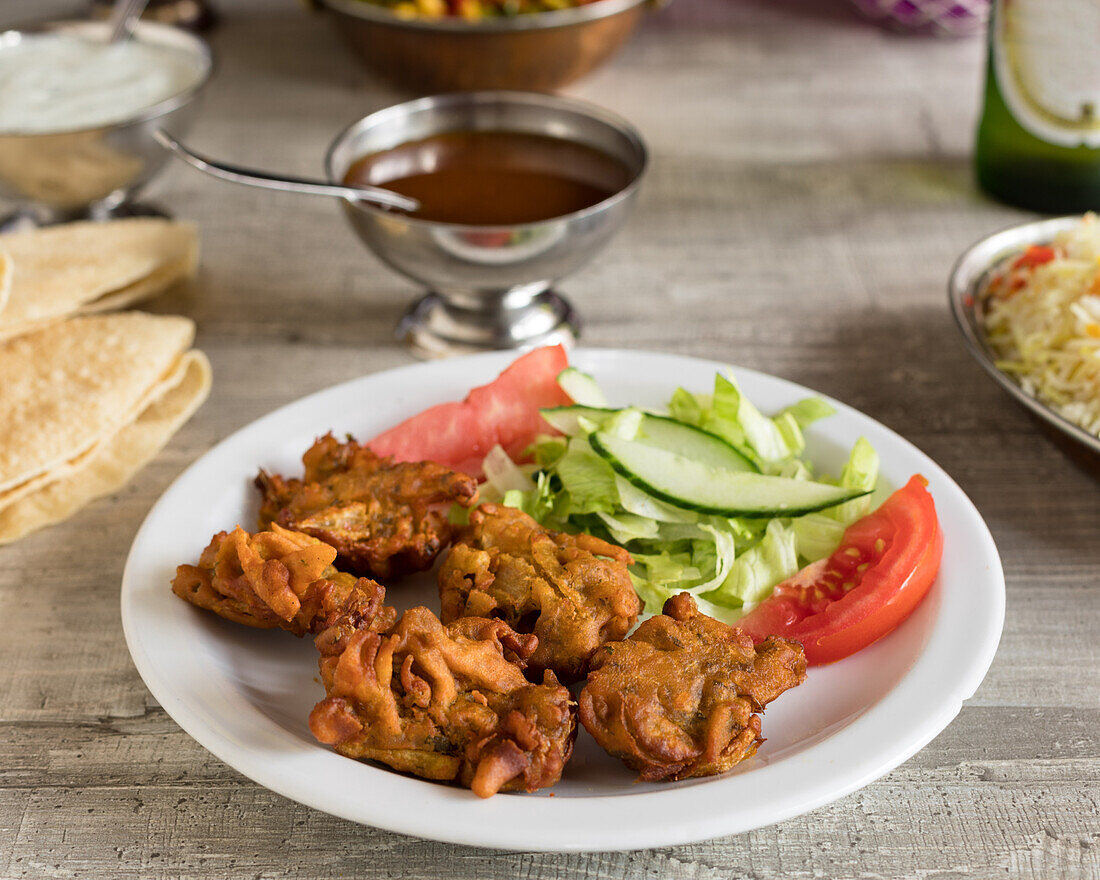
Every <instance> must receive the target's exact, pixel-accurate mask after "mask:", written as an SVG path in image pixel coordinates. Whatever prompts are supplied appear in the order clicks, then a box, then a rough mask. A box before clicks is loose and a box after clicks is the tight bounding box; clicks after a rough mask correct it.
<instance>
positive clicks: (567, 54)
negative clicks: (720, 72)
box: [311, 0, 658, 93]
mask: <svg viewBox="0 0 1100 880" xmlns="http://www.w3.org/2000/svg"><path fill="white" fill-rule="evenodd" d="M311 2H312V3H313V4H314V5H316V6H319V7H322V8H324V9H325V10H326V11H327V12H328V13H329V14H330V15H331V16H332V20H333V24H334V25H335V26H336V30H337V32H338V33H339V34H340V36H341V37H342V38H343V39H344V41H345V42H346V43H347V44H348V46H349V47H350V48H351V50H352V51H353V52H354V53H355V55H356V57H357V58H358V59H359V61H360V62H362V63H363V65H364V66H366V67H368V68H369V69H370V70H371V71H373V72H374V73H376V74H377V75H379V76H381V77H384V78H385V79H387V80H389V81H390V82H392V83H394V84H395V85H397V86H399V87H401V88H405V89H412V90H414V91H418V92H420V93H431V92H448V91H457V90H477V89H523V90H531V91H540V92H542V91H545V92H549V91H554V90H556V89H559V88H561V87H562V86H564V85H566V84H568V83H570V82H572V81H573V80H576V79H579V78H580V77H582V76H584V75H585V74H587V73H589V72H590V71H592V70H594V69H595V68H596V67H598V66H599V65H601V64H603V63H604V62H605V61H606V60H607V59H608V58H610V57H611V56H612V55H614V54H615V53H616V52H618V51H619V49H620V48H621V47H622V46H623V44H624V43H625V42H626V41H627V39H628V38H629V37H630V35H631V34H633V33H634V30H635V29H636V28H637V26H638V23H639V22H640V21H641V19H642V15H643V13H644V12H645V7H646V6H647V5H651V6H652V5H658V3H657V2H656V0H598V2H595V3H587V4H585V5H583V6H577V7H574V8H572V9H560V10H555V11H552V12H532V13H524V14H522V15H515V16H511V17H502V18H486V19H482V20H480V21H466V20H465V19H462V18H453V17H451V18H441V19H420V18H414V19H405V18H400V17H398V16H397V15H394V13H393V12H392V11H390V10H389V9H387V8H385V7H383V6H379V5H377V4H373V3H369V2H363V0H311Z"/></svg>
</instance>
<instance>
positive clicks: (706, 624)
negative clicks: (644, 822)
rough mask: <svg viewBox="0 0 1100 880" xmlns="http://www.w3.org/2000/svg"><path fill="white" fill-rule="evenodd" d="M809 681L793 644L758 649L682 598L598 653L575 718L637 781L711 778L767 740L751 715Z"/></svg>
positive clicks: (778, 642) (773, 640) (776, 641)
mask: <svg viewBox="0 0 1100 880" xmlns="http://www.w3.org/2000/svg"><path fill="white" fill-rule="evenodd" d="M805 678H806V657H805V655H804V654H803V652H802V646H801V645H800V644H798V642H791V641H787V640H786V639H781V638H779V637H777V636H771V637H770V638H768V639H767V640H766V641H764V642H762V643H761V644H760V645H758V646H756V648H754V647H753V643H752V639H751V638H749V637H748V636H747V635H745V634H744V633H743V632H741V630H739V629H736V628H734V627H730V626H726V624H724V623H721V622H719V621H717V620H715V619H714V618H712V617H708V616H707V615H705V614H702V613H701V612H699V610H698V609H697V608H696V605H695V600H694V599H693V598H692V597H691V595H690V594H688V593H680V594H679V595H677V596H673V597H672V598H671V599H669V600H668V601H667V602H665V607H664V614H662V615H659V616H657V617H652V618H650V619H649V620H647V621H645V622H644V623H643V624H642V625H641V626H639V627H638V629H637V631H635V632H634V634H633V635H631V636H630V638H628V639H627V640H626V641H624V642H618V643H612V644H607V645H604V646H603V647H602V648H601V649H600V650H599V651H598V652H597V653H596V656H595V657H593V659H592V671H591V672H590V673H589V676H588V683H587V684H586V685H585V687H584V690H583V691H581V695H580V700H579V703H580V718H581V723H582V724H584V726H585V729H587V730H588V732H589V733H591V734H592V736H594V737H595V738H596V740H597V742H599V744H600V745H601V746H603V747H604V748H605V749H606V750H607V751H608V752H609V753H610V754H612V755H614V756H615V757H616V758H620V759H621V760H622V761H623V762H624V763H625V764H626V765H627V766H628V767H630V768H631V769H633V770H637V771H638V774H639V779H640V780H645V781H653V780H661V779H686V778H688V777H692V776H711V775H714V774H716V773H724V772H725V771H726V770H729V769H730V768H731V767H732V766H733V765H734V764H737V763H738V762H739V761H742V760H744V759H745V758H747V757H749V756H750V755H752V754H753V753H754V752H755V751H756V748H757V746H758V745H759V744H760V743H762V742H763V741H764V740H763V738H762V737H761V736H760V719H759V717H758V716H757V715H756V714H755V713H758V712H762V711H763V709H764V706H766V705H767V704H768V703H769V702H771V701H772V700H774V699H775V698H776V697H778V696H779V695H780V694H781V693H783V692H784V691H785V690H788V689H789V688H792V687H795V686H796V685H798V684H801V683H802V681H803V680H804V679H805Z"/></svg>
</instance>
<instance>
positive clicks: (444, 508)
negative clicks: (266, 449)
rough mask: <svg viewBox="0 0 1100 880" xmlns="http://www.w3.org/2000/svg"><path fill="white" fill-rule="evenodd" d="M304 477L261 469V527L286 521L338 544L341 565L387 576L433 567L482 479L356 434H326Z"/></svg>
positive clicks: (308, 456) (308, 457)
mask: <svg viewBox="0 0 1100 880" xmlns="http://www.w3.org/2000/svg"><path fill="white" fill-rule="evenodd" d="M302 463H303V464H304V465H305V474H304V476H303V478H302V479H301V480H298V479H285V478H283V477H281V476H279V475H278V474H269V473H267V472H266V471H260V474H259V476H258V477H257V478H256V485H257V486H258V487H259V489H260V490H261V491H262V492H263V496H264V497H263V504H262V506H261V508H260V528H267V527H268V526H269V525H270V524H271V523H278V524H279V525H281V526H284V527H286V528H288V529H294V530H295V531H299V532H305V533H306V534H308V535H312V536H313V537H315V538H319V539H320V540H322V541H324V542H325V543H326V544H330V545H331V546H333V547H335V548H336V550H337V553H338V554H339V555H338V557H337V559H338V564H339V566H340V567H341V568H344V569H347V570H350V571H353V572H355V573H356V574H362V575H367V576H369V577H375V578H380V579H383V580H385V579H388V578H392V577H396V576H398V575H401V574H405V573H408V572H413V571H424V570H426V569H429V568H431V566H432V563H433V562H434V561H435V558H436V556H437V555H438V554H439V552H440V551H441V550H442V549H443V548H444V547H446V546H447V545H448V544H449V543H450V542H451V540H452V539H453V537H454V534H455V531H456V528H457V527H456V526H454V525H453V524H452V523H451V522H450V520H449V518H448V514H449V512H450V508H451V505H452V504H458V505H460V506H462V507H470V506H472V505H473V504H474V502H475V501H476V499H477V481H476V480H475V479H474V478H473V477H470V476H468V475H466V474H460V473H456V472H455V471H452V470H450V469H449V468H446V467H444V466H443V465H438V464H434V463H432V462H395V461H393V460H392V459H390V458H381V457H379V456H377V455H375V454H374V453H373V452H371V451H370V449H368V448H367V447H366V446H360V445H359V444H358V443H356V442H355V441H354V440H352V439H350V438H349V439H348V441H347V442H346V443H339V442H337V440H336V438H335V437H333V436H332V435H331V434H326V435H325V436H324V437H322V438H320V439H319V440H318V441H317V442H316V443H314V444H313V446H312V447H311V448H310V449H309V450H308V451H307V452H306V454H305V455H303V456H302Z"/></svg>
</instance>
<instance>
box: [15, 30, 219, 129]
mask: <svg viewBox="0 0 1100 880" xmlns="http://www.w3.org/2000/svg"><path fill="white" fill-rule="evenodd" d="M206 67H207V65H206V60H205V59H204V58H201V57H198V56H196V55H194V54H192V53H189V52H186V51H184V50H182V49H176V48H174V47H172V46H165V45H160V44H157V43H152V42H144V41H142V40H140V39H139V38H133V39H129V40H123V41H120V42H118V43H113V44H107V43H106V42H101V41H96V40H92V39H85V38H83V37H80V36H76V35H73V34H65V33H43V34H28V35H23V36H21V37H20V38H19V39H17V40H15V41H12V42H10V43H9V42H4V41H3V40H0V134H49V133H56V132H62V131H76V130H79V129H85V128H96V127H98V126H103V125H110V124H111V123H115V122H122V121H125V120H127V119H130V118H131V117H134V116H137V115H138V114H140V113H141V111H142V110H145V109H147V108H149V107H152V106H153V105H155V104H159V103H160V102H161V101H164V100H166V99H168V98H171V97H172V96H173V95H177V94H179V93H180V92H183V91H185V90H187V89H189V88H191V87H192V86H194V85H195V84H196V83H197V82H199V80H200V79H202V77H203V76H204V75H205V74H206Z"/></svg>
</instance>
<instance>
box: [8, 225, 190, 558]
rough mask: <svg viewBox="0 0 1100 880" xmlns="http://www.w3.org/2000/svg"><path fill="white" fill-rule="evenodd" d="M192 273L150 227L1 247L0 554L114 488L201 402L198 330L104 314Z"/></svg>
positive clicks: (178, 238)
mask: <svg viewBox="0 0 1100 880" xmlns="http://www.w3.org/2000/svg"><path fill="white" fill-rule="evenodd" d="M197 261H198V241H197V236H196V233H195V230H194V228H193V227H191V226H189V225H186V224H180V223H173V222H170V221H167V220H161V219H154V218H134V219H127V220H116V221H112V222H110V223H71V224H67V225H65V226H55V227H50V228H46V229H39V230H33V231H30V232H20V233H13V234H9V235H0V543H6V542H9V541H13V540H15V539H16V538H19V537H22V536H23V535H25V534H27V533H28V532H30V531H33V530H34V529H37V528H40V527H42V526H45V525H49V524H50V523H53V522H57V521H58V520H61V519H64V518H66V517H68V516H70V515H71V514H72V513H74V512H75V511H76V510H78V509H79V508H81V507H83V506H84V505H85V504H87V503H88V502H89V501H91V500H92V499H94V498H97V497H99V496H101V495H105V494H108V493H110V492H113V491H115V490H116V489H118V488H120V487H121V486H122V485H124V484H125V483H126V482H127V481H128V480H129V479H130V477H132V476H133V474H134V473H136V472H137V471H138V470H139V469H140V468H141V467H142V466H143V465H144V464H145V463H146V462H148V461H149V460H150V459H151V458H152V457H153V456H154V455H156V453H157V452H159V451H160V449H161V448H162V447H163V446H164V445H165V444H166V443H167V442H168V440H169V438H170V437H171V436H172V435H173V434H174V433H175V432H176V430H177V429H178V428H179V427H180V426H181V425H182V424H183V423H184V422H185V421H186V420H187V419H188V418H189V417H190V415H191V414H192V413H193V412H194V411H195V410H196V409H197V408H198V407H199V405H200V404H201V403H202V402H203V400H205V399H206V395H207V394H208V392H209V390H210V365H209V363H208V362H207V360H206V357H205V356H204V355H203V354H202V352H200V351H198V350H196V349H192V348H191V343H192V341H193V339H194V335H195V326H194V323H193V322H192V321H190V320H189V319H187V318H181V317H177V316H174V315H149V314H144V313H142V312H112V311H109V310H111V309H116V308H119V307H120V306H123V305H127V304H130V303H133V302H136V301H137V300H139V299H143V298H146V297H149V296H153V295H154V294H157V293H159V292H161V291H162V290H164V289H165V288H167V287H169V286H171V285H172V284H174V283H176V282H178V281H182V280H184V279H187V278H189V277H191V276H192V275H193V274H194V272H195V267H196V265H197ZM97 313H101V314H97Z"/></svg>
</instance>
